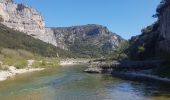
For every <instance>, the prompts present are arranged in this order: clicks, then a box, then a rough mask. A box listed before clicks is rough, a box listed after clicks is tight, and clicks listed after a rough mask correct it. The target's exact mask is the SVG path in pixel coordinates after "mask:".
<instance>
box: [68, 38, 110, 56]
mask: <svg viewBox="0 0 170 100" xmlns="http://www.w3.org/2000/svg"><path fill="white" fill-rule="evenodd" d="M69 48H70V52H71V53H72V54H74V55H73V57H74V58H100V57H103V56H107V55H109V54H110V52H112V51H113V49H112V48H110V47H102V48H101V47H98V46H97V45H91V44H88V43H85V42H82V41H81V40H76V41H75V42H74V44H73V45H71V46H70V47H69Z"/></svg>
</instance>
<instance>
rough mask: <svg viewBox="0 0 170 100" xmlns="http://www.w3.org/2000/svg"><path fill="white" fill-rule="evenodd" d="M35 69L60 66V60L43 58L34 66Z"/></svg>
mask: <svg viewBox="0 0 170 100" xmlns="http://www.w3.org/2000/svg"><path fill="white" fill-rule="evenodd" d="M32 66H33V67H35V68H52V67H57V66H59V59H57V58H42V59H41V60H38V61H35V62H34V63H33V65H32Z"/></svg>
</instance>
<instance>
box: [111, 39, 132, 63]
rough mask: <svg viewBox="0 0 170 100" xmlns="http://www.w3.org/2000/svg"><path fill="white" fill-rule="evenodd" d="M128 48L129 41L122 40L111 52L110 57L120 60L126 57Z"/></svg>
mask: <svg viewBox="0 0 170 100" xmlns="http://www.w3.org/2000/svg"><path fill="white" fill-rule="evenodd" d="M128 49H129V43H128V42H126V41H125V42H122V43H121V44H120V45H119V46H118V47H117V48H116V49H115V51H114V52H113V53H112V59H114V60H121V59H126V58H128V56H127V53H128Z"/></svg>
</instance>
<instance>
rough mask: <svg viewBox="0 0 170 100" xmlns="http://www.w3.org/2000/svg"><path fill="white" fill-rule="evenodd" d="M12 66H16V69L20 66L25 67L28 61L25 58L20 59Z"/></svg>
mask: <svg viewBox="0 0 170 100" xmlns="http://www.w3.org/2000/svg"><path fill="white" fill-rule="evenodd" d="M14 66H15V67H16V68H17V69H21V68H25V67H27V66H28V61H27V60H20V61H17V62H16V63H15V64H14Z"/></svg>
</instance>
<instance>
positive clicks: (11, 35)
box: [0, 24, 71, 57]
mask: <svg viewBox="0 0 170 100" xmlns="http://www.w3.org/2000/svg"><path fill="white" fill-rule="evenodd" d="M0 47H3V48H10V49H22V50H26V51H29V52H33V53H34V54H38V55H41V56H45V57H57V56H58V55H59V56H60V57H71V55H70V54H69V53H68V52H67V51H65V50H62V49H59V48H57V47H55V46H53V45H51V44H48V43H45V42H43V41H41V40H39V39H35V38H33V37H31V36H28V35H26V34H25V33H22V32H18V31H14V30H12V29H10V28H7V27H6V26H4V25H2V24H0ZM20 52H21V53H22V52H24V51H20Z"/></svg>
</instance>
